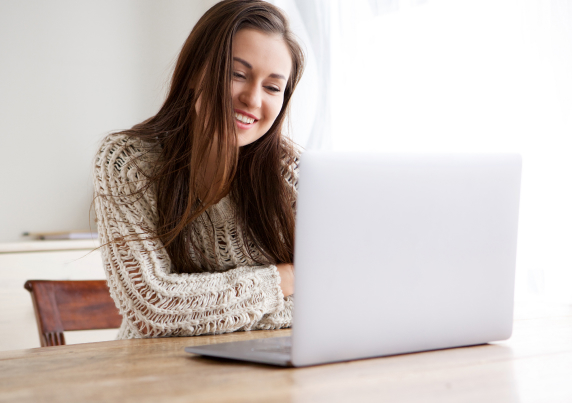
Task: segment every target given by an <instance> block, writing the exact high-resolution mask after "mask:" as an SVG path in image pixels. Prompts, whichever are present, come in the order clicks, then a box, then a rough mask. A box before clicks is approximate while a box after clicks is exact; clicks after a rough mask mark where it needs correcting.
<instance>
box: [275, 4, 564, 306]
mask: <svg viewBox="0 0 572 403" xmlns="http://www.w3.org/2000/svg"><path fill="white" fill-rule="evenodd" d="M275 3H276V4H277V5H279V6H281V7H282V8H284V9H285V10H286V11H287V12H288V14H289V15H290V16H291V18H292V17H293V15H294V17H293V20H295V21H297V23H296V28H297V29H298V30H299V31H300V32H304V35H303V36H301V37H302V39H303V41H304V42H305V43H306V45H307V47H309V48H310V54H311V56H310V57H311V58H313V62H312V63H313V64H315V68H316V69H317V71H316V72H314V70H313V68H312V69H311V70H310V72H309V73H310V74H308V76H307V77H305V80H306V83H305V85H308V88H309V89H308V93H310V90H311V91H317V98H315V96H314V98H312V96H309V97H308V96H307V94H308V93H306V94H304V97H303V98H305V102H306V105H304V108H306V110H309V108H307V105H308V104H309V101H308V99H312V102H314V101H313V100H314V99H315V100H316V101H315V105H316V106H315V109H312V111H314V112H313V116H308V114H307V115H306V116H305V118H306V121H304V125H305V130H306V132H304V134H303V136H301V137H299V138H302V139H303V140H304V145H307V146H309V147H310V148H333V149H335V150H378V151H385V152H519V153H521V154H522V155H523V159H524V168H523V181H522V198H521V220H520V229H519V251H518V261H517V289H516V292H517V299H541V300H548V301H558V302H565V303H570V302H572V253H570V251H572V186H571V184H572V178H571V176H572V158H570V156H569V154H570V143H571V139H572V0H551V1H544V0H467V1H458V0H351V1H349V0H329V1H327V0H309V1H307V0H300V1H295V0H282V1H278V0H277V1H275ZM298 99H299V98H298ZM326 108H327V109H329V110H326ZM309 115H311V114H309ZM296 118H297V115H294V119H296ZM296 128H297V127H296V126H294V129H296ZM308 130H309V131H308ZM294 135H295V137H296V133H294ZM491 281H494V279H491Z"/></svg>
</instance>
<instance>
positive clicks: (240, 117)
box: [234, 112, 254, 124]
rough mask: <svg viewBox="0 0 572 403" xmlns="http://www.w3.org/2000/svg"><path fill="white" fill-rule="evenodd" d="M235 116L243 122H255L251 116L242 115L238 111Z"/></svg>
mask: <svg viewBox="0 0 572 403" xmlns="http://www.w3.org/2000/svg"><path fill="white" fill-rule="evenodd" d="M234 118H235V119H236V120H239V121H241V122H242V123H248V124H250V123H253V122H254V119H252V118H249V117H247V116H242V115H241V114H240V113H236V112H235V113H234Z"/></svg>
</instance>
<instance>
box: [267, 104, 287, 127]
mask: <svg viewBox="0 0 572 403" xmlns="http://www.w3.org/2000/svg"><path fill="white" fill-rule="evenodd" d="M276 98H277V99H273V100H272V101H271V102H270V103H269V104H268V116H271V117H272V119H271V120H272V122H271V124H272V123H274V121H275V120H276V118H277V117H278V114H279V113H280V110H281V109H282V104H283V102H284V98H283V97H280V98H278V97H276Z"/></svg>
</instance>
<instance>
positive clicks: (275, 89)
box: [265, 86, 280, 92]
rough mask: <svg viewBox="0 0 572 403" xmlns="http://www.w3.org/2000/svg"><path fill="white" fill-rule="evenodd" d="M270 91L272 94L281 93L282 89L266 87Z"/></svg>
mask: <svg viewBox="0 0 572 403" xmlns="http://www.w3.org/2000/svg"><path fill="white" fill-rule="evenodd" d="M265 88H266V89H267V90H268V91H272V92H280V88H276V87H272V86H268V87H265Z"/></svg>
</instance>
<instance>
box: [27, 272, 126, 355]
mask: <svg viewBox="0 0 572 403" xmlns="http://www.w3.org/2000/svg"><path fill="white" fill-rule="evenodd" d="M24 288H26V289H27V290H28V291H30V293H31V294H32V302H33V304H34V311H35V313H36V321H37V323H38V331H39V333H40V343H41V345H42V347H46V346H61V345H64V344H66V342H65V338H64V333H63V332H64V331H65V330H91V329H113V328H118V327H119V326H121V320H122V317H121V315H120V314H119V311H118V310H117V308H116V307H115V303H114V302H113V299H111V295H109V289H108V288H107V284H106V282H105V280H81V281H49V280H28V281H26V284H24Z"/></svg>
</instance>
